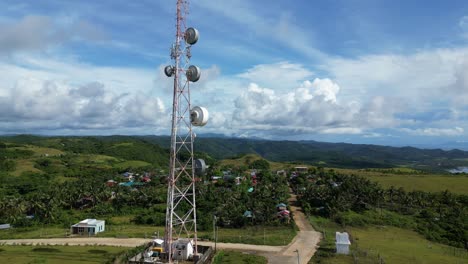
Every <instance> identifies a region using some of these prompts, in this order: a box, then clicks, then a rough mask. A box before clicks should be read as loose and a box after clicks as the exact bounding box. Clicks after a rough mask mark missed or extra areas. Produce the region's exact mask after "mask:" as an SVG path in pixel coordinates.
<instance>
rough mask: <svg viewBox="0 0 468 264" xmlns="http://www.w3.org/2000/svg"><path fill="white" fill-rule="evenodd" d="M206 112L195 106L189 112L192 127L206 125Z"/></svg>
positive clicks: (202, 108) (203, 108)
mask: <svg viewBox="0 0 468 264" xmlns="http://www.w3.org/2000/svg"><path fill="white" fill-rule="evenodd" d="M208 117H209V114H208V110H207V109H206V108H205V107H201V106H195V107H193V108H192V110H191V111H190V122H192V125H194V126H204V125H206V124H207V123H208Z"/></svg>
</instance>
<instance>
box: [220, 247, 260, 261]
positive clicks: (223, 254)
mask: <svg viewBox="0 0 468 264" xmlns="http://www.w3.org/2000/svg"><path fill="white" fill-rule="evenodd" d="M221 263H222V264H225V263H226V264H229V263H232V264H243V263H245V264H266V263H267V259H266V258H265V257H263V256H257V255H251V254H246V253H242V252H236V251H225V250H222V251H219V252H218V253H216V255H215V257H214V259H213V264H221Z"/></svg>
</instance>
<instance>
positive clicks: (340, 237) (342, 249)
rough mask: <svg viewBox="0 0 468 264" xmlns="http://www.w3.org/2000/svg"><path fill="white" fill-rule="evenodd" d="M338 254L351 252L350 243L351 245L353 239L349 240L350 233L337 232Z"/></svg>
mask: <svg viewBox="0 0 468 264" xmlns="http://www.w3.org/2000/svg"><path fill="white" fill-rule="evenodd" d="M335 238H336V254H344V255H348V254H349V245H351V241H349V235H348V233H347V232H343V233H341V232H336V235H335Z"/></svg>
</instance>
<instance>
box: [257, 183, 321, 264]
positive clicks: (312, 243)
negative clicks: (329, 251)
mask: <svg viewBox="0 0 468 264" xmlns="http://www.w3.org/2000/svg"><path fill="white" fill-rule="evenodd" d="M289 205H290V207H291V213H292V214H293V218H294V221H295V222H296V225H297V227H298V228H299V232H298V233H297V235H296V237H295V238H294V239H293V241H292V242H291V243H289V245H287V246H286V247H284V249H283V250H282V251H281V252H279V253H276V254H271V253H270V254H262V255H264V256H266V257H267V258H268V263H270V264H297V263H300V264H307V263H308V262H309V260H310V258H311V257H312V256H313V255H314V253H315V251H316V250H317V246H318V243H319V242H320V239H321V238H322V235H321V234H320V233H319V232H317V231H314V229H313V228H312V226H311V225H310V223H309V221H308V219H307V217H306V216H305V215H304V213H303V212H302V209H301V208H300V207H298V206H297V196H296V195H295V194H294V193H293V192H292V191H291V197H290V198H289ZM298 260H299V261H298Z"/></svg>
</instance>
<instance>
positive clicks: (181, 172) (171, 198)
mask: <svg viewBox="0 0 468 264" xmlns="http://www.w3.org/2000/svg"><path fill="white" fill-rule="evenodd" d="M176 13H177V19H176V35H175V37H176V38H175V42H174V44H173V45H172V48H171V59H172V63H173V65H169V66H166V67H165V68H164V73H165V74H166V76H167V77H173V78H174V91H173V92H174V93H173V105H172V129H171V149H170V168H169V176H168V188H167V208H166V229H165V235H164V250H165V253H166V258H167V260H168V262H169V263H172V260H173V259H178V258H177V254H176V249H175V248H174V246H173V244H174V240H175V239H190V240H193V247H194V248H193V252H194V256H197V255H198V252H197V217H196V216H197V215H196V199H195V183H196V181H197V177H196V176H201V175H203V174H204V171H205V169H206V165H205V162H204V161H203V160H202V159H194V155H193V142H194V139H195V135H194V133H193V131H192V126H204V125H205V124H206V123H207V121H208V111H207V110H206V108H204V107H200V106H194V107H192V105H191V102H190V83H194V82H197V81H198V80H199V79H200V75H201V71H200V68H199V67H197V66H194V65H190V58H191V57H192V55H191V48H192V45H194V44H195V43H196V42H197V41H198V38H199V33H198V30H196V29H195V28H192V27H188V28H187V25H186V17H187V14H188V1H187V0H177V12H176Z"/></svg>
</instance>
